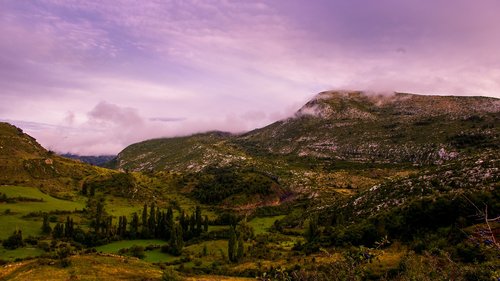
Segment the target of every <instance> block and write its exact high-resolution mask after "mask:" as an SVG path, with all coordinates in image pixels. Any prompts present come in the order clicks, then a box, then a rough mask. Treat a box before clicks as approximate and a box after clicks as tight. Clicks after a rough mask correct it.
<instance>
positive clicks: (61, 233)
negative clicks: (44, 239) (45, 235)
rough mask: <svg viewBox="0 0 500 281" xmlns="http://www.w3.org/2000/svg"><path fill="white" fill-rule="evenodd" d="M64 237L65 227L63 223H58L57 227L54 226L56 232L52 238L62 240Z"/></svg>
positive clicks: (53, 232)
mask: <svg viewBox="0 0 500 281" xmlns="http://www.w3.org/2000/svg"><path fill="white" fill-rule="evenodd" d="M63 236H64V225H63V224H62V223H59V222H58V223H57V224H56V226H54V231H52V237H53V238H56V239H57V238H62V237H63Z"/></svg>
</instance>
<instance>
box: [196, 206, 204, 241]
mask: <svg viewBox="0 0 500 281" xmlns="http://www.w3.org/2000/svg"><path fill="white" fill-rule="evenodd" d="M195 220H196V231H195V235H196V236H199V235H200V234H201V231H202V229H201V227H202V221H203V218H202V217H201V208H200V206H196V211H195Z"/></svg>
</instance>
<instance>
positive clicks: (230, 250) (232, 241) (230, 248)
mask: <svg viewBox="0 0 500 281" xmlns="http://www.w3.org/2000/svg"><path fill="white" fill-rule="evenodd" d="M236 243H237V241H236V232H235V230H234V227H231V228H230V232H229V241H228V243H227V256H228V257H229V261H231V262H236Z"/></svg>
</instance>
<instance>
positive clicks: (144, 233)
mask: <svg viewBox="0 0 500 281" xmlns="http://www.w3.org/2000/svg"><path fill="white" fill-rule="evenodd" d="M148 227H149V224H148V205H147V204H144V208H143V209H142V231H141V236H142V238H148V236H149V229H148Z"/></svg>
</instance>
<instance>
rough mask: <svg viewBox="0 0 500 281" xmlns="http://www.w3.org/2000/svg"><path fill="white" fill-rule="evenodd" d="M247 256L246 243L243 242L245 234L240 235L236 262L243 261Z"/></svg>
mask: <svg viewBox="0 0 500 281" xmlns="http://www.w3.org/2000/svg"><path fill="white" fill-rule="evenodd" d="M244 254H245V242H244V241H243V234H240V235H238V247H237V250H236V260H237V261H241V259H242V258H243V255H244Z"/></svg>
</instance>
